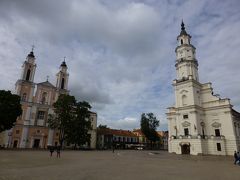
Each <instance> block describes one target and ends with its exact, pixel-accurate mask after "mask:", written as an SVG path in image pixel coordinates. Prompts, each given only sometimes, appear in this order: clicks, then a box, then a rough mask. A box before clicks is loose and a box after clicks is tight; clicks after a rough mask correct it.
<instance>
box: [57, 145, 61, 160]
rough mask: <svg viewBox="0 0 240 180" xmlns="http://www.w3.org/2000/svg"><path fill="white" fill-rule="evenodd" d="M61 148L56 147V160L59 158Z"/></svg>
mask: <svg viewBox="0 0 240 180" xmlns="http://www.w3.org/2000/svg"><path fill="white" fill-rule="evenodd" d="M60 153H61V146H60V145H59V146H57V158H60Z"/></svg>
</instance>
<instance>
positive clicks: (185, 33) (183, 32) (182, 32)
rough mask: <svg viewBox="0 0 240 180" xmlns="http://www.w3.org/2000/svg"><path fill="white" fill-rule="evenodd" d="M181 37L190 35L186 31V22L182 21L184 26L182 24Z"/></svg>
mask: <svg viewBox="0 0 240 180" xmlns="http://www.w3.org/2000/svg"><path fill="white" fill-rule="evenodd" d="M180 35H188V34H187V32H186V30H185V25H184V22H183V20H182V24H181V33H180Z"/></svg>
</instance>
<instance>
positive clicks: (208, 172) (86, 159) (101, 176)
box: [0, 150, 240, 180]
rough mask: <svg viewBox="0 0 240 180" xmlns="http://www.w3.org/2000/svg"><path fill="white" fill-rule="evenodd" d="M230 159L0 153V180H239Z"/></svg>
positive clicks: (125, 153)
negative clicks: (57, 156) (59, 156)
mask: <svg viewBox="0 0 240 180" xmlns="http://www.w3.org/2000/svg"><path fill="white" fill-rule="evenodd" d="M239 175H240V166H236V165H234V164H233V158H232V157H230V156H190V155H181V156H179V155H175V154H169V153H167V152H165V151H134V150H132V151H118V150H117V151H115V153H112V152H111V151H63V152H62V153H61V158H59V159H58V158H56V153H55V154H54V155H53V157H49V152H48V151H34V150H32V151H26V150H24V151H5V150H3V151H0V180H20V179H21V180H48V179H49V180H61V179H64V180H75V179H76V180H79V179H84V180H95V179H97V180H108V179H114V180H115V179H116V180H122V179H124V180H127V179H131V180H135V179H137V180H146V179H164V180H166V179H184V180H186V179H194V180H197V179H199V180H200V179H204V180H208V179H209V180H210V179H211V180H212V179H218V180H221V179H231V180H235V179H236V180H239Z"/></svg>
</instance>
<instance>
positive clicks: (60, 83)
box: [56, 58, 69, 92]
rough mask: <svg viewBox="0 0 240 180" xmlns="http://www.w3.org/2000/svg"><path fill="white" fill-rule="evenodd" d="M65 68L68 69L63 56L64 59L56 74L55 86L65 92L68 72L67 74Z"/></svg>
mask: <svg viewBox="0 0 240 180" xmlns="http://www.w3.org/2000/svg"><path fill="white" fill-rule="evenodd" d="M67 69H68V67H67V64H66V62H65V58H64V61H63V62H62V64H61V65H60V69H59V72H58V73H57V75H56V76H57V82H56V87H57V89H58V90H59V91H60V92H65V91H67V90H68V77H69V74H68V71H67Z"/></svg>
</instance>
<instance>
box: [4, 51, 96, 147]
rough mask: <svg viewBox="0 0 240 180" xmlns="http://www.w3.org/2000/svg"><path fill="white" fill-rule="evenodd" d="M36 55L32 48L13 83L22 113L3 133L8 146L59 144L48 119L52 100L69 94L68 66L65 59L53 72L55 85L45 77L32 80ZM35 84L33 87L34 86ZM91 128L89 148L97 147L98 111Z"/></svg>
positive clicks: (57, 134) (93, 115)
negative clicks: (16, 79)
mask: <svg viewBox="0 0 240 180" xmlns="http://www.w3.org/2000/svg"><path fill="white" fill-rule="evenodd" d="M35 60H36V58H35V55H34V53H33V51H31V52H30V53H29V54H28V56H27V58H26V60H25V62H24V63H23V66H22V74H21V77H20V79H19V80H18V81H17V82H16V86H15V87H16V88H15V89H16V94H17V95H19V96H20V97H21V105H22V110H23V112H22V115H21V116H20V117H18V118H17V120H16V123H15V125H14V127H13V128H12V129H11V130H9V131H5V132H4V133H2V137H4V138H2V139H5V141H4V146H5V147H10V148H47V146H54V145H56V144H59V132H58V130H54V129H50V128H49V127H48V123H47V119H48V115H49V114H53V113H54V110H53V103H54V102H56V101H57V99H58V97H59V95H60V94H69V90H68V78H69V73H68V67H67V65H66V62H65V60H64V61H63V62H62V64H61V65H60V69H59V72H58V73H57V75H56V85H55V86H54V85H53V84H51V83H50V82H49V81H48V80H46V81H45V82H41V83H35V82H34V76H35V71H36V67H37V65H36V62H35ZM35 87H36V89H35ZM90 121H91V122H92V127H93V128H92V130H90V131H89V134H90V135H91V141H90V143H89V144H88V146H89V148H92V149H95V148H96V127H97V114H96V113H93V112H91V116H90Z"/></svg>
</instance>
